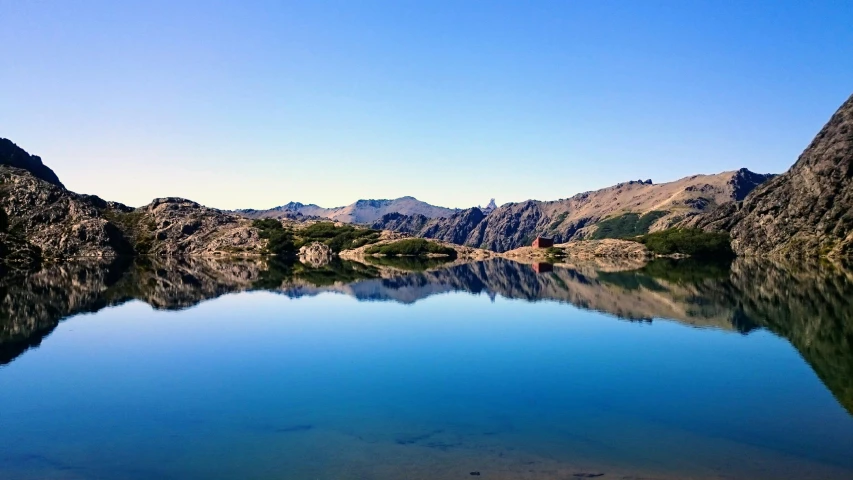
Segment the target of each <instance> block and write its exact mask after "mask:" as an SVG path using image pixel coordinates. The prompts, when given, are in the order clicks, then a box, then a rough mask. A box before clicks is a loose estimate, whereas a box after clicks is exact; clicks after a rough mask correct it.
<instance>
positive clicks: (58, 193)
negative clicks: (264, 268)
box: [0, 142, 267, 264]
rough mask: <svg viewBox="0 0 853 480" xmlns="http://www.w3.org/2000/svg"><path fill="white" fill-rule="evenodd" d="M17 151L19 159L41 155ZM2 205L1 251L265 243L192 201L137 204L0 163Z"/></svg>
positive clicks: (219, 250) (108, 252) (75, 253)
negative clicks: (80, 191) (78, 190)
mask: <svg viewBox="0 0 853 480" xmlns="http://www.w3.org/2000/svg"><path fill="white" fill-rule="evenodd" d="M10 143H11V142H10ZM12 145H13V146H14V144H12ZM15 149H17V150H16V151H15V152H16V153H15V156H14V158H16V159H21V158H24V159H26V158H30V159H31V158H36V159H37V158H38V157H30V156H29V155H28V154H26V152H23V150H21V149H20V148H18V147H17V146H15ZM18 150H20V152H23V153H20V152H18ZM18 163H21V162H18ZM38 165H41V160H38ZM45 168H47V167H45ZM47 170H48V171H49V169H47ZM51 173H52V172H51ZM0 210H1V211H2V212H3V213H4V214H5V215H4V216H3V222H0V223H3V225H2V226H3V227H4V228H3V229H0V230H3V231H6V233H7V234H6V235H4V237H3V239H2V240H1V241H2V244H3V245H5V247H3V248H7V249H14V250H15V251H17V252H20V253H21V255H24V252H29V253H27V255H29V254H30V253H32V252H39V253H40V255H41V256H42V257H43V258H47V259H52V258H70V257H114V256H119V255H138V254H155V255H176V254H180V255H216V254H260V253H262V252H263V249H264V247H265V245H266V242H267V240H264V239H261V238H260V236H259V231H258V229H256V228H254V227H252V226H251V221H250V220H247V219H245V218H243V217H241V216H239V215H234V214H229V213H225V212H222V211H220V210H216V209H212V208H207V207H204V206H202V205H199V204H197V203H195V202H192V201H189V200H184V199H180V198H162V199H156V200H154V201H153V202H152V203H151V204H149V205H146V206H144V207H141V208H136V209H135V208H131V207H128V206H126V205H122V204H120V203H116V202H107V201H105V200H102V199H100V198H98V197H96V196H93V195H81V194H78V193H74V192H71V191H68V190H66V189H65V187H63V186H62V184H61V183H60V182H59V181H58V179H57V180H56V182H51V181H48V180H44V179H42V178H39V177H37V176H36V175H35V174H34V173H33V172H31V171H30V170H28V169H23V168H17V167H11V166H8V165H0ZM2 260H3V262H2V263H6V264H9V261H7V260H8V259H7V258H2Z"/></svg>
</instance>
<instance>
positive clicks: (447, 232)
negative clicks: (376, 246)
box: [371, 169, 773, 252]
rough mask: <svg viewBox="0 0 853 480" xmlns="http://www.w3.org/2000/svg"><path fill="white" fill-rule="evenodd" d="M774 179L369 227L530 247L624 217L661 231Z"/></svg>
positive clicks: (622, 193) (715, 182)
mask: <svg viewBox="0 0 853 480" xmlns="http://www.w3.org/2000/svg"><path fill="white" fill-rule="evenodd" d="M772 177H773V175H764V174H757V173H753V172H750V171H749V170H747V169H740V170H737V171H731V172H723V173H720V174H716V175H693V176H691V177H687V178H683V179H681V180H677V181H675V182H669V183H662V184H654V183H653V182H652V181H651V180H643V181H630V182H625V183H620V184H618V185H615V186H613V187H608V188H604V189H601V190H597V191H594V192H584V193H581V194H578V195H575V196H573V197H571V198H567V199H563V200H556V201H550V202H543V201H537V200H528V201H526V202H521V203H508V204H505V205H502V206H500V207H498V208H496V209H494V210H493V211H492V212H491V213H490V214H488V215H485V214H484V213H483V212H482V211H481V210H480V209H479V208H471V209H468V210H463V211H460V212H457V213H455V214H453V215H451V216H449V217H446V218H433V219H430V218H427V217H425V216H423V215H402V214H399V213H392V214H388V215H385V216H383V217H382V218H380V219H379V220H377V221H375V222H373V223H372V224H371V227H372V228H375V229H380V230H382V229H388V230H394V231H398V232H403V233H408V234H410V235H414V236H418V237H424V238H433V239H437V240H442V241H445V242H451V243H458V244H461V245H467V246H471V247H477V248H485V249H489V250H494V251H497V252H506V251H508V250H512V249H516V248H519V247H523V246H526V245H530V242H531V241H532V240H533V239H534V238H535V237H536V236H545V237H550V238H553V239H554V240H555V242H556V243H564V242H569V241H573V240H581V239H586V238H594V237H595V236H596V232H597V230H598V228H599V227H600V225H602V222H603V221H605V220H608V219H614V218H619V217H622V216H625V215H636V216H637V217H638V218H639V217H642V216H644V215H651V216H650V217H647V218H648V219H649V222H648V225H644V226H643V227H642V230H643V231H640V232H637V233H647V232H648V231H657V230H662V229H665V228H669V227H671V226H673V225H675V224H677V223H678V222H681V221H683V220H684V219H685V218H687V217H690V216H694V215H697V214H700V213H702V212H706V211H710V210H712V209H714V208H715V207H717V206H718V205H721V204H724V203H726V202H729V201H735V200H739V199H743V198H744V197H745V196H746V195H747V194H748V193H749V192H751V191H752V190H753V189H754V188H755V187H756V186H758V185H760V184H761V183H763V182H765V181H767V180H768V179H769V178H772ZM599 233H600V232H599ZM602 238H607V237H606V236H604V237H602Z"/></svg>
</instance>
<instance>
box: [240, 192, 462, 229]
mask: <svg viewBox="0 0 853 480" xmlns="http://www.w3.org/2000/svg"><path fill="white" fill-rule="evenodd" d="M458 211H459V209H455V208H445V207H438V206H435V205H430V204H429V203H426V202H422V201H420V200H418V199H417V198H415V197H411V196H405V197H400V198H394V199H390V200H386V199H382V200H358V201H356V202H355V203H352V204H350V205H346V206H343V207H334V208H323V207H320V206H318V205H314V204H308V205H306V204H304V203H300V202H290V203H287V204H285V205H281V206H278V207H275V208H270V209H268V210H255V209H243V210H235V211H234V213H237V214H240V215H243V216H245V217H249V218H281V217H293V216H300V215H301V216H305V217H322V218H328V219H329V220H333V221H336V222H344V223H371V222H375V221H376V220H378V219H379V218H381V217H382V216H383V215H387V214H392V213H397V214H403V215H422V216H424V217H427V218H440V217H449V216H451V215H453V214H455V213H456V212H458Z"/></svg>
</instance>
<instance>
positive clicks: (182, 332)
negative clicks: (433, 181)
mask: <svg viewBox="0 0 853 480" xmlns="http://www.w3.org/2000/svg"><path fill="white" fill-rule="evenodd" d="M0 298H2V307H0V365H2V366H0V478H3V479H152V478H157V479H233V478H240V479H300V480H302V479H377V480H386V479H387V480H392V479H394V480H402V479H424V480H426V479H430V480H436V479H438V480H443V479H464V478H483V479H543V480H544V479H579V478H599V479H602V480H610V479H637V480H639V479H676V478H677V479H688V478H689V479H820V480H829V479H850V478H853V415H851V412H853V272H851V271H848V270H844V269H842V268H840V267H838V266H832V265H815V266H807V265H802V264H797V265H785V264H774V263H769V262H762V261H755V260H745V259H738V260H737V261H735V262H734V264H731V265H726V264H702V263H697V262H692V261H687V260H684V261H680V262H678V261H660V260H659V261H655V262H652V263H650V264H647V265H642V264H637V265H630V264H629V265H625V264H619V263H618V262H598V263H585V264H565V265H556V266H553V267H551V266H549V265H523V264H519V263H514V262H511V261H507V260H490V261H485V262H479V263H468V264H450V265H447V266H444V267H442V266H440V265H437V264H436V263H435V262H428V263H425V262H418V261H411V260H410V261H404V262H394V261H388V260H384V261H374V262H372V263H369V264H360V263H347V262H335V263H333V264H330V265H325V266H311V265H303V264H300V263H295V264H294V263H289V262H286V261H283V260H275V259H274V260H271V261H269V262H267V261H265V260H244V261H224V260H223V261H219V260H213V259H169V260H157V261H154V260H150V259H143V260H136V261H133V260H126V259H119V260H116V261H113V262H111V263H98V262H88V263H87V262H79V263H70V264H64V265H58V266H47V267H45V268H43V269H42V270H41V271H39V272H30V273H22V272H6V273H5V275H4V276H3V277H2V278H0Z"/></svg>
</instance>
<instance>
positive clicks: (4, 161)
mask: <svg viewBox="0 0 853 480" xmlns="http://www.w3.org/2000/svg"><path fill="white" fill-rule="evenodd" d="M0 165H8V166H10V167H15V168H20V169H23V170H26V171H28V172H30V173H32V174H33V176H35V177H36V178H40V179H42V180H44V181H45V182H48V183H52V184H54V185H56V186H58V187H63V188H64V186H63V185H62V182H60V181H59V177H57V176H56V174H55V173H53V170H51V169H50V168H48V167H47V166H45V165H44V164H43V163H42V161H41V157H37V156H35V155H30V154H29V153H27V152H25V151H24V150H23V149H22V148H21V147H19V146H17V145H15V144H14V143H13V142H12V141H11V140H9V139H8V138H0Z"/></svg>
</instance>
